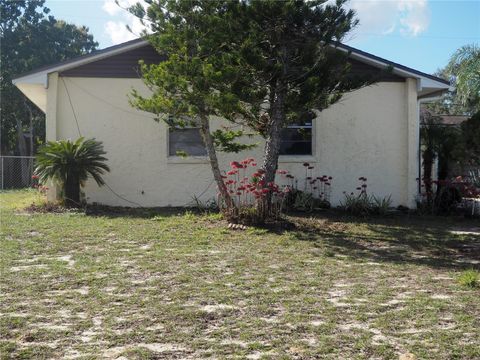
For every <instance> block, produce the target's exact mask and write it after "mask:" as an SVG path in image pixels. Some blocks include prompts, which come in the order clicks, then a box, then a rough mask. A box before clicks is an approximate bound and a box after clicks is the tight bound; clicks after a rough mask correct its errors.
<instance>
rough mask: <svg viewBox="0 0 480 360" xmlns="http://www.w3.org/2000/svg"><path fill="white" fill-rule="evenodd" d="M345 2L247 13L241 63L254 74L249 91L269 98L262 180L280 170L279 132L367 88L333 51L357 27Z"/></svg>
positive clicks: (271, 0)
mask: <svg viewBox="0 0 480 360" xmlns="http://www.w3.org/2000/svg"><path fill="white" fill-rule="evenodd" d="M345 2H346V1H345V0H337V1H336V2H335V3H331V2H327V1H324V0H315V1H302V0H287V1H276V0H253V1H250V2H249V6H248V7H247V16H246V19H247V21H248V26H247V28H248V29H249V31H248V32H247V36H246V39H244V41H243V46H244V49H243V57H244V58H245V59H246V61H247V62H248V64H249V66H250V67H251V68H252V69H253V71H252V73H253V76H254V79H255V80H254V81H253V82H252V85H251V86H253V87H258V88H260V89H262V90H263V91H264V92H266V93H267V94H268V104H269V107H268V111H267V114H266V115H267V116H266V117H264V119H265V120H266V121H264V122H263V123H260V125H261V130H262V134H263V135H264V137H265V140H266V141H265V152H264V153H265V157H264V162H263V169H264V170H265V180H266V181H267V182H270V181H273V180H274V178H275V173H276V170H277V167H278V157H279V151H280V140H281V139H280V135H281V130H282V129H283V128H284V127H286V126H287V125H288V124H289V123H292V122H297V121H299V120H300V119H301V118H302V117H304V116H310V117H314V116H313V112H314V111H322V110H324V109H325V108H327V107H329V106H330V105H332V104H334V103H335V102H337V101H338V100H340V99H341V97H342V95H343V94H344V93H345V92H347V91H351V90H353V89H357V88H359V87H361V86H364V85H367V84H370V83H371V82H373V81H374V79H373V77H371V76H360V75H356V76H354V75H353V74H352V73H350V69H351V66H350V63H349V62H348V54H347V53H344V52H341V51H339V50H338V49H336V48H335V47H336V45H337V44H338V43H339V42H340V41H341V40H342V39H343V38H344V37H345V35H346V34H348V33H349V32H350V31H351V30H352V29H353V28H354V27H355V26H356V25H357V23H358V21H357V20H356V19H355V13H354V12H353V11H352V10H346V9H345V7H344V4H345Z"/></svg>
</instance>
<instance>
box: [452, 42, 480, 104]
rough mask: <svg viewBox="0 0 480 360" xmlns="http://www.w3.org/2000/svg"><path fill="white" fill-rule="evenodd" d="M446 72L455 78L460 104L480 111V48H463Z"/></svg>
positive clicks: (474, 46) (456, 54) (453, 58)
mask: <svg viewBox="0 0 480 360" xmlns="http://www.w3.org/2000/svg"><path fill="white" fill-rule="evenodd" d="M446 70H447V72H448V73H449V74H451V75H452V77H453V78H454V81H455V86H456V91H457V95H458V99H459V100H460V102H461V103H462V104H463V105H465V106H471V107H472V108H473V109H474V110H475V111H480V47H479V46H478V45H476V44H471V45H465V46H462V47H461V48H460V49H458V50H457V51H456V52H455V53H454V54H453V55H452V57H451V59H450V62H449V63H448V65H447V69H446Z"/></svg>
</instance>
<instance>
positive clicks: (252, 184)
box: [218, 158, 332, 224]
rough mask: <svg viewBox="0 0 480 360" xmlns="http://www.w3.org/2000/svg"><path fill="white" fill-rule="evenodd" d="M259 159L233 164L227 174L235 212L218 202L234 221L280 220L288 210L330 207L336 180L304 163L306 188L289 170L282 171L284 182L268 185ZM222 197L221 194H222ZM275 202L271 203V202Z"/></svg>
mask: <svg viewBox="0 0 480 360" xmlns="http://www.w3.org/2000/svg"><path fill="white" fill-rule="evenodd" d="M256 166H257V164H256V162H255V159H253V158H250V159H245V160H243V161H240V162H238V161H233V162H231V163H230V170H229V171H227V172H226V173H225V175H223V179H224V183H225V186H226V187H227V189H228V191H229V193H230V195H231V196H232V199H233V202H234V205H235V206H234V209H233V210H229V211H227V210H225V207H223V206H222V199H221V198H219V199H218V204H219V207H220V209H222V211H223V212H224V215H226V217H227V219H228V220H230V221H232V222H239V223H245V224H254V223H262V222H264V221H265V220H266V219H268V218H270V219H278V218H279V217H280V215H281V213H282V212H283V211H285V210H287V209H288V210H291V209H293V210H300V211H312V210H314V209H316V208H328V207H330V191H331V190H330V189H331V181H332V177H331V176H327V175H323V176H317V177H316V176H314V167H313V166H311V165H310V164H308V163H304V164H303V166H304V167H305V179H304V180H303V181H301V183H303V188H302V189H301V190H300V189H299V188H298V184H299V181H298V179H296V178H295V177H294V176H293V175H291V174H290V173H289V172H288V171H287V170H278V171H277V175H278V179H279V180H281V181H280V182H282V184H281V183H280V182H271V183H266V182H265V180H264V171H263V170H262V169H257V168H256ZM218 196H220V195H218ZM269 199H271V200H272V201H271V203H270V204H269V201H267V200H269Z"/></svg>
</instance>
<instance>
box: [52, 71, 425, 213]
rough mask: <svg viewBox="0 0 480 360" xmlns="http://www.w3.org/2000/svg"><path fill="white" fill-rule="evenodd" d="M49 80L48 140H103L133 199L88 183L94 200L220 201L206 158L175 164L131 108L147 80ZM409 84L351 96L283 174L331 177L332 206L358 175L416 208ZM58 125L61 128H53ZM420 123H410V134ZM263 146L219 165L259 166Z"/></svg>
mask: <svg viewBox="0 0 480 360" xmlns="http://www.w3.org/2000/svg"><path fill="white" fill-rule="evenodd" d="M50 77H51V79H50V80H51V84H52V82H53V83H55V85H51V86H54V87H55V90H51V91H50V90H49V93H48V101H47V102H49V103H50V104H47V108H48V109H50V110H49V111H52V112H53V110H52V107H54V106H53V105H52V104H53V103H54V100H53V98H54V97H55V92H56V93H57V99H56V104H55V106H56V108H55V109H56V111H55V116H53V115H49V114H47V136H49V139H53V138H56V139H65V138H72V139H74V138H77V137H78V136H79V131H78V128H79V129H80V133H81V135H83V136H85V137H88V138H90V137H95V138H96V139H98V140H101V141H103V143H104V147H105V150H106V151H107V157H108V159H109V166H110V167H111V170H112V171H111V173H109V174H107V175H106V176H105V180H106V182H107V184H108V185H109V186H110V187H111V188H112V189H113V190H114V191H115V192H116V193H117V194H118V195H120V196H121V197H124V198H125V199H128V200H129V201H130V202H127V201H125V200H123V199H121V198H119V197H118V196H117V195H115V194H113V193H112V192H111V191H110V190H109V189H108V188H105V187H102V188H98V187H97V186H96V184H95V183H94V182H89V183H88V184H87V186H86V188H85V192H86V196H87V200H88V201H89V202H98V203H103V204H108V205H121V206H134V205H135V204H139V205H142V206H170V205H171V206H182V205H186V204H188V203H189V202H191V200H192V198H193V196H194V195H197V196H198V195H200V194H202V196H201V199H202V200H207V199H209V198H212V197H214V196H215V193H216V191H215V185H214V184H213V182H212V176H211V172H210V168H209V164H208V163H207V162H206V161H205V160H204V159H197V158H187V159H180V158H169V157H168V156H167V153H168V152H167V146H168V144H167V127H166V126H165V125H164V124H163V123H156V122H155V121H153V120H152V116H151V115H150V114H148V113H142V112H139V111H136V110H134V109H132V108H131V107H130V105H129V103H128V98H127V94H128V93H129V92H130V90H131V88H132V87H135V88H137V89H143V91H147V90H146V89H145V88H144V86H143V84H142V82H141V80H133V79H105V78H59V79H58V83H56V82H55V81H54V80H55V79H54V78H53V77H54V75H50ZM407 84H408V82H406V83H398V82H397V83H395V82H391V83H380V84H377V85H373V86H370V87H368V88H364V89H360V90H357V91H355V92H353V93H350V94H347V95H346V96H345V97H344V98H343V99H342V101H341V102H339V103H338V104H335V105H334V106H332V107H331V108H329V109H327V110H325V111H323V112H322V113H320V114H319V116H318V118H317V119H315V121H314V146H313V148H314V155H313V156H307V157H294V158H281V164H280V168H283V169H287V170H290V171H291V172H292V173H293V174H294V175H297V176H299V177H300V178H303V174H304V168H303V166H302V163H303V162H309V163H311V164H313V165H314V166H315V167H316V169H317V170H318V175H324V174H326V175H331V176H333V177H334V179H333V186H332V202H333V204H334V205H338V203H339V201H340V200H341V199H342V198H343V191H353V190H354V189H355V187H356V186H357V184H358V180H357V179H358V177H360V176H365V177H367V178H368V186H369V191H370V192H373V193H375V194H377V195H380V196H386V195H391V196H392V200H393V204H394V205H399V204H402V205H410V206H411V205H413V204H412V203H411V202H412V200H411V199H412V198H413V197H414V195H415V194H410V195H409V192H411V191H410V190H409V183H408V181H407V177H408V167H409V166H410V168H411V169H413V168H414V167H415V166H417V165H416V164H411V165H409V163H408V162H409V161H411V160H409V158H408V151H409V150H408V149H409V148H408V147H409V146H411V142H409V139H408V137H409V119H410V122H412V121H414V122H416V121H417V119H412V118H411V113H412V106H414V105H415V106H416V98H415V104H413V103H412V101H411V99H412V97H411V96H410V97H408V96H407V92H408V91H407V89H408V86H407ZM65 85H66V87H67V88H68V94H69V95H70V99H71V104H70V101H69V98H68V95H67V91H66V87H65ZM411 89H412V87H410V91H411ZM409 99H410V103H408V100H409ZM49 105H50V107H49ZM72 106H73V109H74V112H75V114H76V117H77V121H78V128H77V122H76V121H75V117H74V115H73V111H72ZM409 112H410V116H409ZM49 121H50V124H49V123H48V122H49ZM54 121H56V124H52V122H54ZM213 123H215V124H218V123H219V122H218V121H214V122H213ZM55 125H56V126H55ZM417 125H418V124H417ZM417 125H415V124H410V128H411V127H412V126H417ZM48 129H55V131H54V130H51V131H48ZM411 131H412V130H410V132H411ZM49 134H50V135H49ZM257 140H259V139H257ZM257 140H255V141H257ZM259 141H261V140H259ZM262 148H263V145H262V144H260V145H259V147H258V149H256V150H254V151H249V152H245V153H243V154H240V155H235V154H223V155H220V159H221V162H222V164H223V166H224V168H225V169H227V167H228V163H229V162H230V161H232V160H241V159H243V158H246V157H251V156H252V157H255V158H256V159H257V160H258V162H259V163H261V152H262V151H261V150H262ZM410 150H411V151H415V149H413V150H412V149H410ZM209 185H210V186H209ZM410 189H411V187H410ZM134 203H135V204H134Z"/></svg>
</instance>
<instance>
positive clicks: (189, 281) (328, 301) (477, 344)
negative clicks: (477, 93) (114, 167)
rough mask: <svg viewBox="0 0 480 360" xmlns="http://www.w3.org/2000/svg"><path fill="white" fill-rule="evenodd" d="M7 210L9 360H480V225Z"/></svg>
mask: <svg viewBox="0 0 480 360" xmlns="http://www.w3.org/2000/svg"><path fill="white" fill-rule="evenodd" d="M32 196H34V194H33V193H31V192H5V193H2V194H1V195H0V200H1V220H2V221H1V234H0V235H1V248H0V256H1V258H0V261H1V274H2V276H1V291H0V295H1V297H0V303H1V305H0V306H1V307H0V353H1V354H2V358H5V359H9V358H12V359H13V358H15V359H16V358H35V359H51V358H67V359H74V358H80V359H91V358H98V357H101V358H111V359H162V358H165V359H176V358H178V359H203V358H205V359H206V358H221V359H224V358H227V359H228V358H231V359H244V358H247V359H264V358H266V359H270V358H272V359H278V358H280V359H282V358H284V359H291V358H293V359H310V358H326V359H338V358H355V359H398V358H399V356H401V355H402V354H403V355H405V354H413V355H414V356H416V358H418V359H452V358H456V359H469V360H470V359H475V358H480V337H479V336H478V329H479V328H480V320H479V319H480V304H479V302H478V297H479V295H480V289H478V288H477V287H472V288H470V287H465V286H462V285H461V284H459V283H458V277H459V275H460V273H461V272H462V271H463V270H466V269H470V268H472V269H474V270H475V269H476V271H478V266H479V265H478V261H480V254H479V253H478V252H476V251H472V250H471V249H477V248H478V246H479V244H480V237H479V236H478V235H476V234H471V233H468V234H467V233H461V234H459V233H452V232H451V230H452V229H458V228H468V227H472V226H474V224H472V223H469V222H467V221H459V220H452V219H448V218H415V217H413V218H406V217H401V218H390V219H375V220H372V221H363V220H362V221H361V220H357V219H352V218H344V217H341V216H338V215H331V214H330V215H329V214H324V215H322V217H321V218H320V217H319V218H316V217H308V218H306V217H291V218H290V220H291V222H292V223H295V224H296V227H295V228H293V227H291V228H289V230H285V229H283V230H281V231H279V230H275V231H273V230H265V229H255V228H248V229H247V230H245V231H232V230H228V229H227V228H226V225H227V224H226V223H224V222H221V221H219V218H218V215H215V214H213V215H195V214H192V213H185V212H183V211H179V210H171V211H168V212H158V211H152V210H138V211H131V212H125V211H120V210H118V211H117V210H116V211H115V212H113V213H110V212H108V211H107V209H102V211H96V212H95V213H93V214H89V215H85V214H83V213H60V214H57V213H55V214H51V213H46V214H28V215H24V213H23V212H22V211H21V209H22V206H23V207H25V206H26V205H28V204H29V202H31V201H32Z"/></svg>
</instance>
